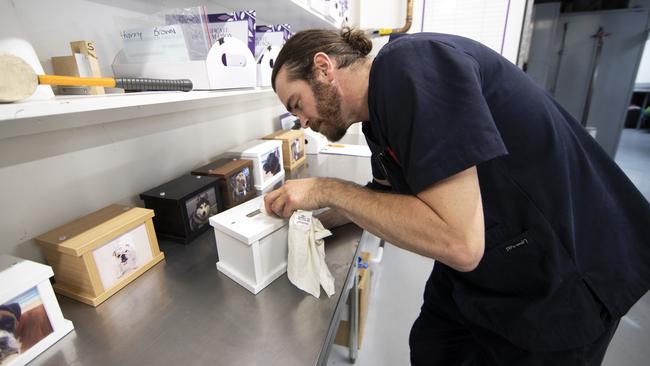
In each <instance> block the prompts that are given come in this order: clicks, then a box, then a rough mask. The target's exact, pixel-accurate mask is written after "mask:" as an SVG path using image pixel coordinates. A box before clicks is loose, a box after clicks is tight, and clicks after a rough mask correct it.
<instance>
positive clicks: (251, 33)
mask: <svg viewBox="0 0 650 366" xmlns="http://www.w3.org/2000/svg"><path fill="white" fill-rule="evenodd" d="M255 17H256V16H255V10H248V11H234V12H232V13H218V14H208V31H209V32H210V38H211V39H212V42H213V43H214V42H217V40H218V39H219V38H223V37H233V38H236V39H238V40H240V41H242V42H244V43H245V44H246V45H247V46H248V49H249V50H250V51H251V55H253V56H254V55H255Z"/></svg>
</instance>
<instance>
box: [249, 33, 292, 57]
mask: <svg viewBox="0 0 650 366" xmlns="http://www.w3.org/2000/svg"><path fill="white" fill-rule="evenodd" d="M291 35H292V33H291V25H289V24H272V25H257V26H255V59H258V58H259V57H260V55H261V54H262V51H264V49H265V48H267V47H269V46H278V47H280V48H282V46H284V44H285V43H287V41H288V40H289V38H290V37H291Z"/></svg>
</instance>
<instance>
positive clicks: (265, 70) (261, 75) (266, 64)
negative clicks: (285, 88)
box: [257, 46, 282, 86]
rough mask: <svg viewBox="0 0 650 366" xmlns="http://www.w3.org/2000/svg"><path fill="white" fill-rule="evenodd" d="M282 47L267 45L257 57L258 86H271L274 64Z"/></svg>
mask: <svg viewBox="0 0 650 366" xmlns="http://www.w3.org/2000/svg"><path fill="white" fill-rule="evenodd" d="M281 49H282V48H281V47H279V46H267V47H266V48H265V49H264V50H263V51H262V52H261V54H260V55H259V56H258V58H257V86H271V75H272V74H273V65H274V64H275V60H276V59H277V58H278V55H279V54H280V50H281Z"/></svg>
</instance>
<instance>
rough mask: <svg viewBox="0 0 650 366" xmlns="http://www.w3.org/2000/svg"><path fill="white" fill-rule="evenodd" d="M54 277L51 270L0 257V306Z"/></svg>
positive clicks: (44, 266)
mask: <svg viewBox="0 0 650 366" xmlns="http://www.w3.org/2000/svg"><path fill="white" fill-rule="evenodd" d="M52 276H54V272H52V268H51V267H50V266H46V265H44V264H40V263H36V262H32V261H29V260H26V259H22V258H18V257H14V256H11V255H6V254H3V255H0V283H1V284H2V286H0V304H3V303H4V302H5V301H8V300H10V299H12V298H14V297H16V296H18V295H20V294H21V293H23V292H25V291H27V290H29V289H31V288H32V287H34V286H36V285H38V284H39V283H41V282H43V281H45V280H47V279H49V278H50V277H52Z"/></svg>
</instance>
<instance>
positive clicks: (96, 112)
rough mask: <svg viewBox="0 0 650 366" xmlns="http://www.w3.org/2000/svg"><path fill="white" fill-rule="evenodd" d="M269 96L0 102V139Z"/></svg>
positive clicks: (254, 92) (247, 92)
mask: <svg viewBox="0 0 650 366" xmlns="http://www.w3.org/2000/svg"><path fill="white" fill-rule="evenodd" d="M273 97H275V94H274V92H273V89H271V88H254V89H237V90H226V91H191V92H187V93H185V92H142V93H129V94H105V95H100V96H85V95H84V96H58V97H56V98H54V99H50V100H43V101H31V102H18V103H11V104H0V140H1V139H4V138H9V137H16V136H23V135H30V134H36V133H42V132H50V131H56V130H61V129H66V128H74V127H82V126H88V125H94V124H101V123H106V122H111V121H120V120H125V119H132V118H141V117H149V116H154V115H160V114H166V113H174V112H181V111H188V110H195V109H200V108H207V107H216V106H219V105H229V104H233V103H242V102H249V101H254V100H259V99H263V98H273ZM278 103H279V102H278Z"/></svg>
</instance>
